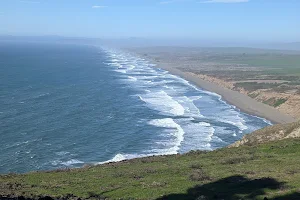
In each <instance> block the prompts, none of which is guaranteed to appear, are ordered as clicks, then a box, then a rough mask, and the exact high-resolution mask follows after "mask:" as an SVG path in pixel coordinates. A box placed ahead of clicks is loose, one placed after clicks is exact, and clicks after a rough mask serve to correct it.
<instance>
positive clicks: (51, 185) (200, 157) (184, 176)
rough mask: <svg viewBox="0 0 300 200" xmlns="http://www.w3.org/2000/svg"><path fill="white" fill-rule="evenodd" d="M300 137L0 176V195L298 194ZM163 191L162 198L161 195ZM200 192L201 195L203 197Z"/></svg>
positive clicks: (151, 196)
mask: <svg viewBox="0 0 300 200" xmlns="http://www.w3.org/2000/svg"><path fill="white" fill-rule="evenodd" d="M299 166H300V139H287V140H282V141H277V142H272V143H267V144H261V145H258V146H252V147H249V146H242V147H239V148H230V149H229V148H224V149H220V150H216V151H213V152H191V153H188V154H185V155H172V156H160V157H149V158H142V159H135V160H131V161H124V162H121V163H113V164H106V165H102V166H94V167H85V168H81V169H73V170H61V171H52V172H33V173H29V174H25V175H4V176H0V195H23V196H26V197H36V196H37V195H43V196H45V195H50V196H52V197H59V196H67V195H68V194H72V195H75V196H77V197H81V198H89V197H97V198H100V197H108V198H110V199H117V198H124V199H129V198H133V199H159V198H161V199H195V198H197V197H199V196H201V195H203V196H205V197H206V198H202V199H240V198H239V197H244V199H263V198H264V197H266V196H267V197H268V198H269V199H300V194H299V193H297V192H300V190H299V189H300V167H299ZM163 196H164V197H163ZM203 196H202V197H203Z"/></svg>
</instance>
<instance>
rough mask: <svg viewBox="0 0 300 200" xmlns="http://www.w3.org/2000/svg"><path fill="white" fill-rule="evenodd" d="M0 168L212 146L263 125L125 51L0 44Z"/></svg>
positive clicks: (47, 165)
mask: <svg viewBox="0 0 300 200" xmlns="http://www.w3.org/2000/svg"><path fill="white" fill-rule="evenodd" d="M0 83H1V84H0V152H1V153H0V173H9V172H21V173H22V172H28V171H34V170H50V169H56V168H63V167H80V166H82V165H84V164H98V163H104V162H109V161H118V160H123V159H129V158H135V157H141V156H147V155H161V154H174V153H184V152H188V151H190V150H196V149H200V150H213V149H216V148H220V147H224V146H226V145H228V144H230V143H233V142H234V141H236V140H238V139H240V138H241V137H242V136H243V135H244V134H246V133H249V132H252V131H254V130H256V129H259V128H262V127H264V126H267V125H269V124H270V122H268V121H266V120H264V119H262V118H259V117H255V116H251V115H248V114H245V113H243V112H241V111H239V110H238V109H236V108H235V107H234V106H232V105H229V104H227V103H226V102H224V101H223V100H222V99H221V97H220V96H219V95H217V94H214V93H211V92H208V91H203V90H201V89H200V88H197V87H195V86H194V85H192V84H190V83H189V82H188V81H186V80H184V79H182V78H179V77H177V76H174V75H172V74H170V73H168V72H167V71H164V70H161V69H158V68H155V66H154V65H153V64H151V63H150V62H149V61H147V60H144V59H142V58H139V57H137V56H134V55H132V54H130V53H126V52H122V51H116V50H111V49H102V48H100V47H94V46H84V45H70V44H38V43H36V44H33V43H31V44H30V43H27V44H26V43H0Z"/></svg>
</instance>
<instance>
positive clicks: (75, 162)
mask: <svg viewBox="0 0 300 200" xmlns="http://www.w3.org/2000/svg"><path fill="white" fill-rule="evenodd" d="M83 163H84V162H82V161H80V160H76V159H71V160H68V161H66V162H61V164H62V165H65V166H71V165H75V164H83Z"/></svg>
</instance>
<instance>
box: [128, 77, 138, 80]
mask: <svg viewBox="0 0 300 200" xmlns="http://www.w3.org/2000/svg"><path fill="white" fill-rule="evenodd" d="M128 78H129V79H130V80H131V81H137V78H136V77H133V76H128Z"/></svg>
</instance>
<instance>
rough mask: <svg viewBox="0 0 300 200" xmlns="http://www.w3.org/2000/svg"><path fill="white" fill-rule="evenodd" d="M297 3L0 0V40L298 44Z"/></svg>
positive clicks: (299, 4) (291, 0)
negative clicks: (1, 37)
mask: <svg viewBox="0 0 300 200" xmlns="http://www.w3.org/2000/svg"><path fill="white" fill-rule="evenodd" d="M299 7H300V2H299V1H296V0H289V1H284V0H263V1H262V0H168V1H166V0H148V1H139V0H128V1H126V2H125V1H121V0H113V1H108V0H102V1H99V0H91V1H79V0H75V1H70V0H66V1H58V0H53V1H49V0H2V1H1V2H0V25H1V26H0V35H13V36H55V37H56V36H60V37H80V38H82V37H86V38H102V39H126V38H132V39H135V38H137V39H143V40H162V41H206V42H207V43H216V44H225V43H226V45H228V44H233V45H235V44H241V45H242V44H261V43H269V44H270V43H290V42H299V41H300V26H299V21H300V15H299V12H298V8H299Z"/></svg>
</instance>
